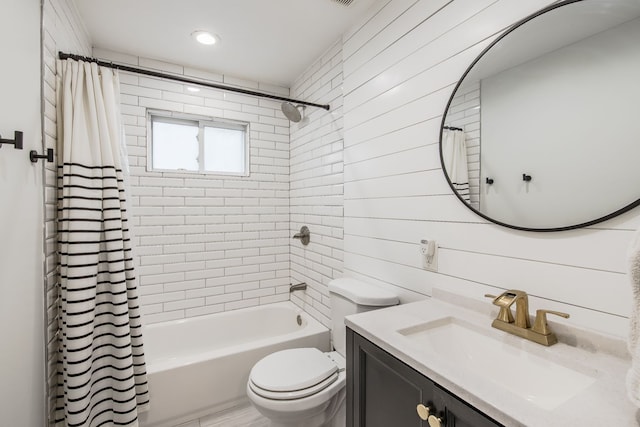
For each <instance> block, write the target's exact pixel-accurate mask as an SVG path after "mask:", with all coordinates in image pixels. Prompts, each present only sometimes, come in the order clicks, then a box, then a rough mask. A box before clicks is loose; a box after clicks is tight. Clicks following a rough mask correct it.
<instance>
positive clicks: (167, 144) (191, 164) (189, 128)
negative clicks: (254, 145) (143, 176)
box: [149, 113, 248, 175]
mask: <svg viewBox="0 0 640 427" xmlns="http://www.w3.org/2000/svg"><path fill="white" fill-rule="evenodd" d="M182 117H184V116H182ZM182 117H167V116H162V115H156V114H153V113H152V114H151V115H150V121H151V126H150V132H151V144H150V147H151V151H150V154H151V156H150V157H151V162H149V163H150V165H151V169H152V170H168V171H191V172H199V173H219V174H227V175H248V173H247V169H248V168H247V164H248V161H247V157H248V156H247V151H248V150H247V130H248V129H247V127H248V124H246V123H237V122H227V121H216V120H198V119H189V118H182Z"/></svg>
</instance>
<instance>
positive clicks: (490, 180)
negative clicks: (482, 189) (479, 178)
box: [484, 178, 493, 185]
mask: <svg viewBox="0 0 640 427" xmlns="http://www.w3.org/2000/svg"><path fill="white" fill-rule="evenodd" d="M484 182H486V183H487V184H489V185H491V184H493V178H487V179H485V180H484Z"/></svg>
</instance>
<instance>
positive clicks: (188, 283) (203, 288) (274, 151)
mask: <svg viewBox="0 0 640 427" xmlns="http://www.w3.org/2000/svg"><path fill="white" fill-rule="evenodd" d="M93 54H94V56H96V57H99V58H103V59H107V60H110V61H114V62H118V63H125V64H130V65H134V66H140V67H143V68H151V69H157V70H160V71H163V72H167V73H173V74H179V75H184V76H187V77H191V78H196V79H203V80H206V81H211V82H215V83H218V84H220V83H222V84H226V85H232V86H239V87H244V88H248V89H250V90H259V91H267V92H271V93H275V94H277V95H280V96H288V95H289V89H287V88H282V87H277V86H271V85H266V84H263V83H256V82H250V81H244V80H239V79H235V78H232V77H230V76H224V75H219V74H215V73H210V72H203V71H200V70H194V69H190V68H187V67H183V66H181V65H178V64H170V63H165V62H160V61H155V60H152V59H148V58H142V57H135V56H130V55H125V54H122V53H118V52H111V51H106V50H102V49H94V51H93ZM120 82H121V87H120V92H121V106H122V114H123V120H124V125H125V134H126V142H127V149H128V155H129V165H130V172H131V197H130V201H131V205H132V212H133V215H132V224H134V226H135V228H134V231H133V233H134V236H135V237H134V242H135V243H134V244H135V249H134V256H135V257H136V259H137V262H138V268H137V274H138V277H139V289H140V294H141V307H142V311H143V316H144V322H145V323H147V324H149V323H155V322H160V321H165V320H173V319H181V318H185V317H193V316H199V315H203V314H210V313H216V312H220V311H227V310H233V309H238V308H243V307H249V306H254V305H259V304H267V303H270V302H277V301H284V300H288V299H289V289H288V284H289V240H290V236H289V121H288V120H287V119H286V118H285V117H284V115H283V114H282V111H281V110H280V102H277V101H273V100H269V99H264V98H256V97H251V96H247V95H242V94H238V93H234V92H225V91H221V90H216V89H209V88H205V87H202V88H201V90H200V92H197V93H192V92H189V91H188V90H187V86H188V85H186V84H182V83H177V82H175V81H169V80H162V79H157V78H148V77H145V76H142V75H136V74H132V73H126V72H121V73H120ZM149 109H151V110H164V111H171V112H177V113H186V114H195V115H198V116H205V117H211V118H222V119H230V120H239V121H243V122H247V123H249V130H250V135H249V138H250V142H249V147H250V148H249V151H250V153H249V169H250V175H249V176H247V177H239V176H235V177H234V176H223V175H203V174H197V173H182V172H155V171H149V170H148V168H147V144H148V139H147V111H148V110H149Z"/></svg>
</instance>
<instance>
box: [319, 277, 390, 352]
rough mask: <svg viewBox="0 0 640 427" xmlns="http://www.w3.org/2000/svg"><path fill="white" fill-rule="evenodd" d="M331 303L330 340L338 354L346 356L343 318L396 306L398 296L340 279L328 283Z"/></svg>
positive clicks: (355, 281) (376, 287) (354, 280)
mask: <svg viewBox="0 0 640 427" xmlns="http://www.w3.org/2000/svg"><path fill="white" fill-rule="evenodd" d="M329 297H330V301H331V340H332V341H333V347H334V348H335V349H336V351H337V352H338V353H340V354H341V355H343V356H345V355H346V346H347V342H346V330H345V326H344V318H345V316H349V315H351V314H356V313H363V312H365V311H371V310H376V309H379V308H383V307H389V306H392V305H396V304H398V296H397V295H396V294H395V293H393V292H391V291H389V290H387V289H383V288H381V287H378V286H375V285H372V284H369V283H365V282H361V281H360V280H356V279H350V278H342V279H335V280H332V281H331V282H329Z"/></svg>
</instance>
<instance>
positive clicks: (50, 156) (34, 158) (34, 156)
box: [29, 148, 53, 163]
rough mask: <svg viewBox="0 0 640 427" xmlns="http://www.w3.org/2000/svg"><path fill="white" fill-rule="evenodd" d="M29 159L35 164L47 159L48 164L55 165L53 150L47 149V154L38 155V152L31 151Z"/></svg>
mask: <svg viewBox="0 0 640 427" xmlns="http://www.w3.org/2000/svg"><path fill="white" fill-rule="evenodd" d="M29 159H30V160H31V163H35V162H37V161H38V160H39V159H47V162H49V163H53V148H47V154H38V152H37V151H36V150H31V151H29Z"/></svg>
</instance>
